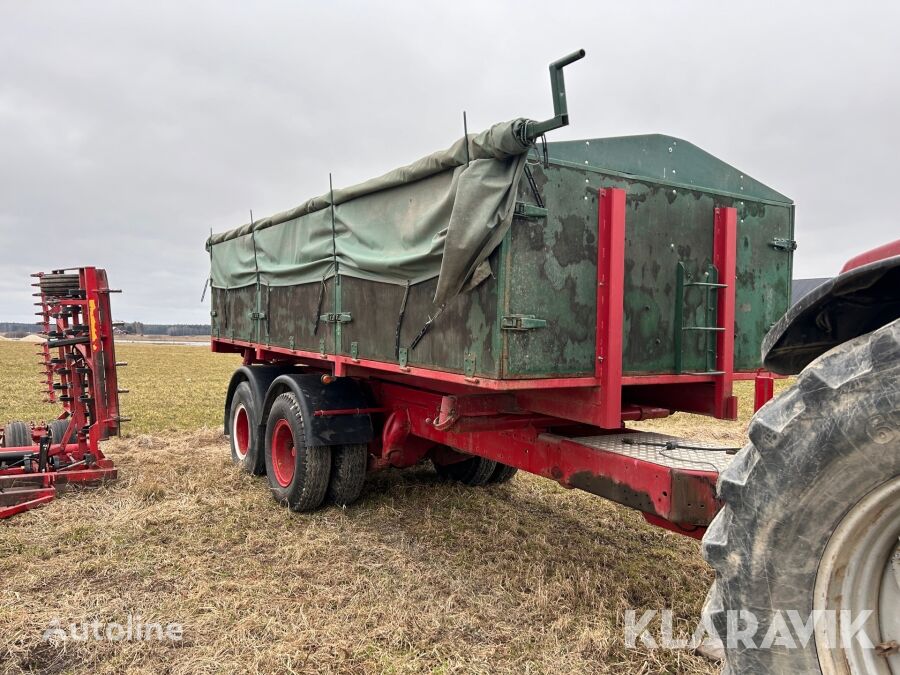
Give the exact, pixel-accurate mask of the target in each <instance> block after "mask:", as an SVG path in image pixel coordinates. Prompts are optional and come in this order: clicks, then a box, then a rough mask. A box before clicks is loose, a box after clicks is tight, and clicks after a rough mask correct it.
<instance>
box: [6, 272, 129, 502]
mask: <svg viewBox="0 0 900 675" xmlns="http://www.w3.org/2000/svg"><path fill="white" fill-rule="evenodd" d="M67 272H69V273H67ZM33 276H35V277H37V282H36V283H34V284H33V286H34V287H35V288H36V289H37V292H35V293H34V296H35V297H36V298H38V301H37V302H35V305H36V306H37V307H39V311H37V312H36V314H37V316H38V317H39V318H40V321H39V322H38V323H39V325H40V326H41V330H42V332H43V335H44V336H45V337H46V342H45V343H44V344H42V345H40V351H39V352H38V356H39V357H40V358H41V364H42V366H43V368H44V381H45V383H46V387H47V399H46V400H47V402H48V403H60V404H61V405H62V408H63V411H62V413H61V414H60V415H59V417H58V418H57V420H55V421H51V422H49V423H43V424H36V425H35V424H32V425H27V426H26V425H25V424H24V423H22V422H13V423H10V424H8V425H7V426H6V427H4V428H3V429H2V441H3V442H2V448H0V518H6V517H9V516H12V515H15V514H17V513H21V512H23V511H27V510H28V509H32V508H35V507H37V506H40V505H42V504H46V503H47V502H49V501H50V500H52V499H53V498H54V497H55V496H56V494H57V489H58V488H60V487H62V486H67V485H74V484H82V485H96V484H99V483H102V482H105V481H108V480H112V479H114V478H116V469H115V467H114V466H113V463H112V461H110V460H109V459H107V458H106V457H105V456H104V454H103V452H102V451H101V449H100V441H102V440H105V439H107V438H109V437H110V436H114V435H118V433H119V425H120V423H121V422H123V421H125V420H126V419H127V418H123V417H121V416H120V414H119V394H120V393H122V392H123V391H124V390H120V389H119V388H118V381H117V375H116V367H117V366H119V365H124V364H122V363H116V359H115V345H114V342H113V324H112V319H111V314H110V302H109V294H110V293H113V292H117V291H113V290H111V289H110V288H109V285H108V283H107V279H106V272H105V271H104V270H102V269H97V268H94V267H83V268H77V269H69V270H54V271H53V272H51V273H49V274H44V273H40V274H35V275H33ZM14 427H15V429H14ZM23 436H25V438H23ZM15 441H17V442H15Z"/></svg>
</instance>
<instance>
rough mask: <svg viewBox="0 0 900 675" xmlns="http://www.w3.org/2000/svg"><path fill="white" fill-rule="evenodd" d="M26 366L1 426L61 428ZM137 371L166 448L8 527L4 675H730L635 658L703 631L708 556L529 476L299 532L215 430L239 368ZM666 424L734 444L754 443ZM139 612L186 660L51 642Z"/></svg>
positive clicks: (134, 385) (116, 455) (329, 520)
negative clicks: (644, 642)
mask: <svg viewBox="0 0 900 675" xmlns="http://www.w3.org/2000/svg"><path fill="white" fill-rule="evenodd" d="M18 347H19V346H18V345H15V344H14V343H13V345H12V348H11V344H10V343H3V344H2V345H0V366H2V370H0V378H2V381H0V385H2V386H0V392H3V393H2V396H3V398H2V399H0V419H7V418H10V417H20V418H21V417H25V418H30V417H35V418H39V417H40V416H41V415H40V414H38V411H40V412H41V413H43V414H44V415H46V414H47V411H46V410H45V408H39V407H35V406H36V404H34V403H33V401H31V400H30V399H27V396H26V397H24V398H23V392H28V391H35V392H36V387H35V386H34V384H33V383H34V379H33V377H34V376H33V375H32V374H30V373H29V374H28V376H27V382H28V384H27V387H26V385H25V384H24V382H25V381H26V380H25V379H24V378H25V377H26V376H25V374H24V373H22V374H21V375H20V371H22V370H25V369H24V368H23V367H22V365H21V359H20V357H19V354H20V353H21V354H26V353H27V352H21V351H20V350H19V349H18ZM28 349H29V350H30V349H31V347H30V346H29V347H28ZM120 352H121V356H122V357H123V358H125V359H127V360H128V361H129V362H130V366H129V369H128V370H126V371H125V372H124V379H125V383H126V384H127V386H129V387H130V388H131V390H132V392H133V393H132V394H131V396H130V397H129V398H128V399H127V403H126V405H127V409H126V413H127V414H131V415H133V416H134V417H135V425H134V427H133V428H135V429H137V430H138V431H139V432H145V433H140V434H138V435H135V436H132V437H130V438H123V439H116V440H114V441H111V442H109V443H108V444H107V446H106V449H107V453H108V454H109V455H110V456H111V457H112V458H113V459H114V460H115V461H116V462H117V464H118V466H119V468H120V475H121V478H120V480H119V481H118V482H117V483H116V484H114V485H112V486H109V487H107V488H104V489H101V490H94V491H85V492H81V493H75V494H69V495H66V496H65V497H64V498H62V499H59V500H57V501H55V502H54V503H53V504H51V505H50V506H49V507H46V508H43V509H40V510H37V511H32V512H29V513H26V514H23V515H20V516H17V517H15V518H13V519H12V520H10V521H6V522H3V523H2V524H0V578H2V579H3V583H2V584H0V671H3V672H6V671H8V672H21V671H29V670H35V671H44V672H57V671H73V672H122V671H126V670H127V671H133V672H147V673H157V672H170V673H201V672H222V671H226V672H329V671H331V672H360V673H363V672H366V673H368V672H396V673H405V672H438V673H444V672H491V673H495V672H595V673H663V672H666V673H675V672H678V673H713V672H717V668H716V667H715V665H714V664H710V663H708V662H706V661H704V660H703V659H701V658H699V657H697V656H694V655H692V654H690V653H687V652H684V651H662V650H658V651H647V650H643V649H641V650H633V649H632V650H629V649H626V648H625V646H624V643H623V633H622V624H623V613H624V611H625V610H626V609H629V608H631V609H636V610H638V613H639V614H640V612H641V610H643V609H661V608H665V607H669V608H672V609H674V610H675V613H676V616H677V617H678V622H679V623H678V626H679V627H680V628H681V629H682V630H684V631H686V632H687V631H689V630H691V629H692V628H693V626H694V623H695V621H696V619H697V616H698V613H699V610H700V607H701V605H702V601H703V598H704V596H705V594H706V590H707V587H708V584H709V583H710V581H711V577H712V574H711V572H710V570H709V569H708V568H707V567H706V565H705V563H704V562H703V561H702V559H701V558H700V556H699V546H698V543H697V542H695V541H693V540H689V539H685V538H683V537H680V536H678V535H675V534H671V533H667V532H664V531H661V530H658V529H656V528H653V527H650V526H648V525H646V524H645V523H644V521H643V519H642V518H641V516H640V515H639V514H637V513H634V512H632V511H630V510H628V509H625V508H622V507H619V506H616V505H614V504H611V503H609V502H605V501H603V500H601V499H598V498H596V497H593V496H591V495H588V494H586V493H582V492H579V491H576V490H571V491H568V490H564V489H562V488H560V487H558V486H557V485H556V484H554V483H552V482H550V481H547V480H543V479H539V478H536V477H533V476H528V475H521V474H520V475H519V476H518V477H517V478H516V479H515V480H513V481H512V482H511V483H510V484H508V485H505V486H497V487H492V488H490V489H466V488H461V487H458V486H455V485H451V484H444V483H439V482H438V481H437V479H436V478H435V475H434V473H433V472H432V471H430V470H428V469H424V468H423V469H415V470H410V471H403V472H399V471H396V472H387V473H383V474H379V475H375V476H372V477H371V478H370V480H369V481H368V483H367V486H366V492H365V494H364V495H363V497H362V499H361V501H360V502H359V503H358V504H357V505H356V506H354V507H352V508H349V509H344V510H341V509H337V508H327V509H323V510H321V511H318V512H316V513H313V514H295V513H291V512H290V511H288V510H286V509H282V508H279V507H277V506H276V505H275V503H274V502H273V501H272V500H271V498H270V497H269V494H268V491H267V490H266V488H265V483H264V479H254V478H252V477H250V476H248V475H245V474H242V473H240V472H238V471H236V470H235V469H234V468H233V467H232V465H231V463H230V461H229V456H228V449H227V443H226V441H225V440H224V439H223V438H222V436H221V433H220V432H219V430H218V428H215V426H216V425H217V424H218V423H219V419H220V416H221V411H220V406H221V400H222V396H223V394H224V387H225V385H226V383H227V377H228V374H229V373H230V371H231V369H232V368H233V367H234V365H235V363H234V360H233V359H229V358H227V357H223V356H213V355H210V354H208V353H206V352H205V351H204V350H202V349H199V348H191V347H164V346H141V345H123V346H122V347H121V349H120ZM16 409H18V410H20V412H19V413H16V412H15V410H16ZM745 412H746V411H745ZM648 424H649V423H648ZM203 426H206V427H210V428H207V429H202V428H201V429H198V427H203ZM652 426H654V427H655V428H661V429H667V430H670V429H672V428H675V429H676V430H677V431H678V432H679V433H681V432H684V431H685V430H690V431H691V432H692V433H694V435H695V436H696V435H700V436H704V437H707V438H709V437H712V438H718V439H722V440H725V441H726V442H739V441H740V440H741V439H742V437H743V428H744V424H743V423H736V424H727V423H713V424H710V423H709V421H708V420H703V424H701V425H698V418H692V417H691V416H678V417H676V418H674V421H672V420H670V421H666V422H654V423H652ZM173 429H180V430H181V431H180V432H173V431H170V430H173ZM167 430H169V431H167ZM710 430H711V431H710ZM710 434H712V435H711V436H710ZM129 613H132V614H138V615H140V616H141V617H143V620H144V621H145V622H150V621H159V622H162V623H168V622H179V623H182V624H183V625H184V631H185V637H184V640H183V641H182V642H181V643H170V642H162V643H160V642H149V643H148V642H108V641H102V642H95V641H89V642H79V643H74V642H68V643H65V644H60V643H49V642H42V641H41V634H42V632H43V631H44V629H45V628H46V627H47V626H48V625H49V623H50V622H51V620H53V619H60V620H61V621H62V623H63V624H64V625H65V624H68V623H70V622H74V621H93V620H99V621H103V622H108V621H117V622H124V621H125V620H126V617H127V615H128V614H129Z"/></svg>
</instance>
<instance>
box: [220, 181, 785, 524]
mask: <svg viewBox="0 0 900 675" xmlns="http://www.w3.org/2000/svg"><path fill="white" fill-rule="evenodd" d="M711 225H712V227H713V232H714V235H713V249H714V250H713V256H712V257H713V264H714V266H715V268H716V270H717V271H718V283H717V284H716V285H717V289H716V296H717V299H716V303H717V307H716V309H717V317H718V325H717V326H716V327H715V328H714V330H715V331H716V347H717V349H716V369H715V370H714V371H713V372H708V373H699V374H687V373H686V374H661V375H623V372H622V326H623V300H624V298H623V285H622V283H621V279H622V278H623V275H624V267H625V227H626V219H625V192H624V191H623V190H621V189H606V188H605V189H601V190H600V191H599V212H598V240H597V241H598V258H597V259H598V265H597V269H598V272H597V298H598V301H597V317H596V325H597V335H596V345H597V347H596V360H595V364H596V365H595V372H594V374H593V376H592V377H572V378H558V379H531V380H499V379H488V378H482V377H468V376H465V375H463V374H459V373H450V372H443V371H436V370H431V369H426V368H417V367H414V366H402V365H399V364H393V363H385V362H380V361H372V360H366V359H358V358H353V357H351V356H346V355H341V354H321V353H317V352H310V351H303V350H297V349H286V348H281V347H274V346H270V345H262V344H258V343H253V342H247V341H241V340H233V339H227V338H213V340H212V350H213V351H214V352H230V353H239V354H242V355H243V359H244V365H253V364H271V365H285V366H289V365H290V366H292V365H301V366H304V367H305V368H306V369H307V371H308V372H321V373H322V374H323V382H327V381H329V379H330V378H334V377H350V378H357V379H359V380H364V381H365V382H366V386H367V388H368V390H369V391H370V393H371V396H372V398H373V399H374V400H373V405H372V407H370V408H365V409H363V408H353V409H331V410H316V411H315V413H314V414H315V415H317V416H333V415H369V416H370V417H371V418H372V421H373V424H374V428H375V429H376V435H375V440H374V441H373V442H372V443H371V444H370V468H373V469H377V468H384V467H388V466H392V467H404V466H411V465H413V464H416V463H418V462H419V461H421V460H422V459H423V458H425V457H426V456H430V457H432V458H434V457H435V453H438V455H439V458H440V460H441V461H442V462H446V463H451V462H453V461H461V460H463V459H465V458H466V457H467V456H468V455H477V456H481V457H485V458H487V459H492V460H495V461H498V462H501V463H503V464H507V465H509V466H513V467H516V468H519V469H523V470H526V471H529V472H531V473H535V474H537V475H540V476H545V477H547V478H551V479H553V480H555V481H557V482H559V483H560V484H561V485H564V486H566V487H573V488H580V489H583V490H586V491H588V492H591V493H594V494H597V495H600V496H603V497H606V498H608V499H611V500H613V501H616V502H619V503H622V504H626V505H628V506H631V507H634V508H637V509H638V510H640V511H642V512H643V513H644V515H645V517H646V518H647V520H649V521H650V522H652V523H654V524H656V525H659V526H661V527H666V528H668V529H672V530H674V531H677V532H681V533H683V534H687V535H690V536H694V537H698V538H699V537H701V536H702V535H703V532H704V531H705V529H706V526H707V525H708V524H709V523H710V522H711V520H712V518H713V516H714V515H715V513H716V512H717V511H718V509H719V506H720V504H719V502H718V500H717V498H716V490H715V486H716V480H717V478H718V474H719V472H720V471H721V470H722V469H723V468H724V466H726V465H727V463H728V461H729V459H730V456H729V455H730V454H732V453H733V451H735V450H736V449H724V448H720V449H717V448H712V447H709V446H706V445H705V444H702V443H696V442H686V441H684V440H682V439H674V438H671V437H665V436H662V435H659V434H650V433H646V432H638V431H634V430H628V429H626V428H625V423H626V422H629V421H639V420H644V419H651V418H659V417H666V416H668V415H670V414H671V413H672V412H675V411H684V412H691V413H698V414H703V415H710V416H713V417H716V418H720V419H730V420H734V419H736V418H737V398H736V397H735V396H734V395H733V391H732V387H733V382H734V381H735V380H738V379H755V381H756V396H755V405H756V408H759V407H761V406H762V405H763V404H765V402H766V401H768V400H769V399H770V398H771V397H772V394H773V382H774V376H773V375H771V374H770V373H767V372H764V371H761V370H760V371H755V372H735V371H734V368H733V361H734V319H735V281H736V245H737V214H736V210H735V209H733V208H724V207H723V208H716V209H715V212H714V214H713V222H712V223H711ZM726 450H728V452H726Z"/></svg>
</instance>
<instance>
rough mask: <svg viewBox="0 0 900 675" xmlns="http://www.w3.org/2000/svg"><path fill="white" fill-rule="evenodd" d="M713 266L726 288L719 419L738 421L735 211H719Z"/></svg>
mask: <svg viewBox="0 0 900 675" xmlns="http://www.w3.org/2000/svg"><path fill="white" fill-rule="evenodd" d="M713 264H714V265H715V266H716V269H717V270H718V272H719V283H720V284H724V288H720V289H719V292H718V293H717V295H718V307H717V313H716V315H717V317H718V325H719V326H720V327H721V328H723V330H721V331H718V332H717V333H716V370H718V371H719V372H720V373H721V374H720V375H718V376H717V377H716V379H715V393H714V400H715V407H716V417H719V418H721V419H730V420H734V419H737V398H736V397H735V396H734V395H733V394H732V385H733V382H734V305H735V283H736V281H737V210H736V209H734V208H733V207H717V208H716V210H715V218H714V225H713Z"/></svg>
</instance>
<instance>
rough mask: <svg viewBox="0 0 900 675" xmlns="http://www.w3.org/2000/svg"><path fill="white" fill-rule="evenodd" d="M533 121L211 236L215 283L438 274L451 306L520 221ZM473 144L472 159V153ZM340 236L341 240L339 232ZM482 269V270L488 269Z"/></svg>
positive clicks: (411, 278) (442, 295)
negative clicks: (528, 128) (517, 213)
mask: <svg viewBox="0 0 900 675" xmlns="http://www.w3.org/2000/svg"><path fill="white" fill-rule="evenodd" d="M525 124H526V120H524V119H517V120H513V121H511V122H504V123H501V124H495V125H494V126H492V127H491V128H490V129H488V130H487V131H483V132H482V133H480V134H477V135H470V136H469V137H468V139H460V140H459V141H457V142H456V143H454V144H453V145H452V146H451V147H450V148H448V149H446V150H443V151H441V152H436V153H433V154H431V155H428V156H427V157H424V158H422V159H420V160H419V161H417V162H414V163H413V164H409V165H407V166H404V167H401V168H399V169H395V170H393V171H391V172H389V173H386V174H384V175H383V176H380V177H379V178H373V179H372V180H369V181H366V182H364V183H360V184H359V185H354V186H352V187H349V188H344V189H340V190H335V191H334V209H333V217H334V229H333V231H332V208H331V199H330V196H329V195H327V194H326V195H323V196H321V197H316V198H314V199H310V200H309V201H307V202H304V203H303V204H301V205H300V206H298V207H296V208H293V209H290V210H289V211H283V212H281V213H278V214H276V215H274V216H271V217H270V218H265V219H262V220H257V221H254V222H252V223H248V224H246V225H244V226H242V227H239V228H236V229H234V230H230V231H228V232H225V233H222V234H217V235H213V236H212V237H210V239H209V240H208V242H207V247H208V248H209V250H210V254H211V259H212V272H211V278H212V285H213V286H215V287H216V288H240V287H244V286H249V285H251V284H255V283H256V281H257V274H258V275H259V280H260V282H261V283H263V284H265V285H269V286H291V285H294V284H303V283H310V282H318V281H321V280H322V279H327V278H328V277H330V276H333V275H334V273H335V259H336V260H337V265H338V266H339V269H340V273H341V274H342V275H348V276H353V277H358V278H362V279H370V280H373V281H381V282H386V283H393V284H406V283H410V284H416V283H419V282H422V281H426V280H428V279H433V278H434V277H438V286H437V292H436V295H435V299H434V301H435V304H437V305H442V304H443V303H445V302H446V301H447V300H449V299H451V298H453V297H454V296H456V295H457V294H458V293H459V292H460V291H461V290H462V289H463V287H464V286H465V285H466V283H467V282H469V283H472V282H474V283H477V281H478V280H479V279H481V278H483V277H484V273H485V269H484V266H485V265H486V264H487V263H486V262H485V259H486V258H487V257H488V255H490V253H491V251H493V250H494V248H496V247H497V246H498V245H499V244H500V241H501V240H502V239H503V236H504V234H505V233H506V231H507V229H508V228H509V225H510V222H511V221H512V216H513V210H514V208H515V197H516V188H517V185H518V183H519V179H520V178H521V174H522V170H523V169H524V166H525V156H526V151H527V150H528V148H529V146H530V144H529V143H528V142H527V141H525V140H524V127H525ZM466 142H468V163H467V153H466ZM332 237H333V239H332ZM479 266H481V269H479Z"/></svg>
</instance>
